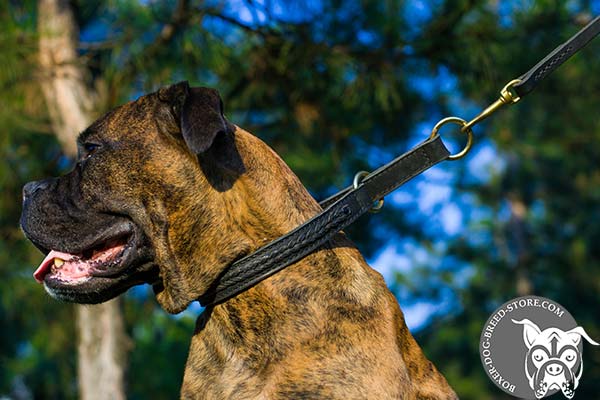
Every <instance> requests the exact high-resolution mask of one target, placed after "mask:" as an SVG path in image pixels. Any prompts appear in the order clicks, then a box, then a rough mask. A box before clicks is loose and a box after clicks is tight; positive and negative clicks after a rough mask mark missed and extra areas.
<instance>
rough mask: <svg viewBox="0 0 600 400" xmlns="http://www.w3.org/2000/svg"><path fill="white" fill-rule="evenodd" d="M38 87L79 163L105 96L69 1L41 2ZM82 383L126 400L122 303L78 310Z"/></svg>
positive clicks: (100, 394) (92, 394)
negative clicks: (80, 142)
mask: <svg viewBox="0 0 600 400" xmlns="http://www.w3.org/2000/svg"><path fill="white" fill-rule="evenodd" d="M38 31H39V64H40V72H41V79H40V85H41V88H42V92H43V95H44V98H45V100H46V104H47V107H48V113H49V116H50V120H51V124H52V128H53V131H54V133H55V134H56V136H57V138H58V140H59V142H60V143H61V146H62V148H63V151H64V153H65V155H67V156H69V157H75V156H76V153H77V148H76V145H75V139H76V137H77V135H78V133H79V132H81V131H82V130H83V129H85V128H86V127H87V126H88V125H89V124H90V123H91V122H92V120H93V118H94V117H95V115H97V113H98V111H100V110H98V108H99V105H100V100H101V95H99V93H98V91H97V90H94V89H93V88H92V87H91V86H90V79H89V71H88V70H87V69H86V68H85V67H84V66H83V65H81V64H80V63H79V59H78V55H77V44H78V41H79V29H78V26H77V23H76V20H75V16H74V14H73V10H72V8H71V6H70V4H69V1H68V0H39V1H38ZM76 314H77V329H78V339H79V342H78V382H79V396H80V398H81V399H83V400H103V399H112V400H120V399H125V390H124V374H125V362H126V353H127V351H126V349H127V343H128V339H127V336H126V333H125V329H124V323H123V315H122V311H121V307H120V302H119V301H118V300H112V301H110V302H107V303H104V304H101V305H97V306H76Z"/></svg>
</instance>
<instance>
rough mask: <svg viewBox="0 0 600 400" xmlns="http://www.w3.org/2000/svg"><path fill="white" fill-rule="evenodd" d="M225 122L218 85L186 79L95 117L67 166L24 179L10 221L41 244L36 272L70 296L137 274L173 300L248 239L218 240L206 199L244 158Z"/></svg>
mask: <svg viewBox="0 0 600 400" xmlns="http://www.w3.org/2000/svg"><path fill="white" fill-rule="evenodd" d="M235 130H236V127H235V126H233V125H232V124H230V123H229V122H227V120H226V119H225V117H224V116H223V109H222V103H221V99H220V97H219V95H218V93H217V92H216V91H215V90H213V89H208V88H190V87H189V86H188V84H187V82H182V83H179V84H176V85H172V86H170V87H166V88H163V89H161V90H159V91H158V92H156V93H152V94H149V95H146V96H143V97H141V98H139V99H138V100H136V101H134V102H130V103H128V104H125V105H123V106H121V107H119V108H117V109H115V110H113V111H111V112H109V113H108V114H106V115H105V116H104V117H102V118H100V119H99V120H97V121H96V122H94V123H93V124H92V125H91V126H90V127H89V128H87V129H86V130H85V131H84V132H82V133H81V134H80V136H79V139H78V148H79V155H78V159H77V164H76V165H75V167H74V169H73V170H72V171H71V172H70V173H68V174H66V175H64V176H61V177H58V178H52V179H46V180H42V181H37V182H31V183H28V184H27V185H26V186H25V187H24V189H23V213H22V216H21V227H22V229H23V231H24V232H25V234H26V236H27V237H28V238H29V239H30V240H31V241H32V242H33V243H34V244H35V245H36V246H37V247H38V248H39V249H40V250H41V251H42V252H43V253H44V254H46V255H47V256H46V258H45V259H44V261H43V262H42V264H41V265H40V267H39V268H38V269H37V271H36V272H35V274H34V276H35V278H36V279H37V280H38V281H39V282H43V284H44V286H45V288H46V290H47V291H48V292H49V293H50V294H51V295H52V296H54V297H56V298H59V299H61V300H66V301H73V302H78V303H99V302H103V301H106V300H109V299H111V298H113V297H115V296H117V295H118V294H120V293H122V292H124V291H125V290H127V289H128V288H129V287H131V286H133V285H136V284H140V283H143V282H147V283H151V284H153V285H154V289H155V292H156V294H157V299H158V300H159V302H160V303H161V305H162V306H163V307H164V308H165V309H166V310H167V311H169V312H179V311H181V310H183V309H184V308H185V307H186V306H187V305H188V304H189V303H190V302H191V301H193V300H194V299H195V298H197V297H198V296H199V295H201V294H202V293H203V292H204V291H206V289H207V287H208V285H210V284H211V283H213V282H214V281H215V279H216V278H217V276H218V274H219V273H220V272H221V271H222V270H223V268H224V267H223V266H224V265H225V264H227V263H230V262H231V260H232V259H233V258H235V257H238V256H239V254H240V253H243V251H244V249H246V248H247V247H248V244H247V243H244V241H243V240H241V239H238V240H237V242H235V243H230V242H227V241H226V239H225V236H227V235H226V232H223V231H219V229H223V228H222V227H223V225H224V224H223V223H221V222H223V221H224V220H225V219H226V218H227V214H226V213H227V212H228V211H229V209H228V208H227V204H223V202H225V201H227V200H226V199H225V198H224V196H221V200H220V201H221V203H217V202H216V200H215V198H216V196H215V193H217V192H223V191H227V190H228V189H229V188H230V187H231V186H232V185H234V184H235V182H236V180H237V177H239V175H240V174H241V173H243V169H244V168H245V166H244V165H243V163H242V162H241V161H240V159H239V155H238V154H236V153H235V151H236V150H235V147H234V146H233V145H232V143H233V141H234V131H235ZM215 203H216V204H215ZM207 237H210V238H211V239H210V240H204V241H203V239H204V238H207ZM198 263H201V264H203V265H202V266H201V268H199V267H198V265H197V264H198Z"/></svg>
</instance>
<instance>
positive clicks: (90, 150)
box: [83, 143, 100, 158]
mask: <svg viewBox="0 0 600 400" xmlns="http://www.w3.org/2000/svg"><path fill="white" fill-rule="evenodd" d="M99 147H100V145H99V144H97V143H84V144H83V150H85V154H84V158H88V157H89V156H91V155H92V154H94V152H95V151H96V150H98V148H99Z"/></svg>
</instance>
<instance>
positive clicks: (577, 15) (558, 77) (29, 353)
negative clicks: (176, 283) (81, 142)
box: [0, 0, 600, 399]
mask: <svg viewBox="0 0 600 400" xmlns="http://www.w3.org/2000/svg"><path fill="white" fill-rule="evenodd" d="M75 3H76V4H77V6H78V7H77V19H78V21H79V23H80V25H81V28H82V42H81V49H80V51H81V56H82V57H81V60H82V62H84V63H85V65H86V66H87V67H88V68H89V69H90V71H91V72H92V75H93V77H94V79H95V83H96V84H97V87H102V88H105V90H106V92H107V94H108V95H107V100H106V104H105V105H104V108H106V109H108V108H110V107H113V106H115V105H117V104H120V103H122V102H124V101H127V100H130V99H132V98H135V97H137V96H138V95H140V94H142V93H144V92H147V91H150V90H154V89H156V88H157V87H159V86H161V85H164V84H168V83H171V82H174V81H178V80H183V79H187V80H189V81H190V82H191V83H192V84H195V85H209V86H214V87H217V88H219V90H220V92H221V94H222V97H223V98H224V103H225V107H226V113H227V115H228V116H229V118H230V119H231V120H232V121H233V122H235V123H236V124H238V125H240V126H243V127H244V128H247V129H248V130H250V131H252V132H254V133H256V134H257V135H259V136H260V137H262V138H263V139H265V140H266V141H267V142H268V143H269V144H270V145H272V146H273V147H274V148H275V149H276V151H277V152H279V153H280V154H281V155H282V156H283V157H284V159H285V160H286V161H287V162H288V163H289V164H290V166H291V167H292V169H293V170H294V171H296V172H297V173H298V174H299V176H300V178H301V179H302V181H303V182H304V183H305V184H306V185H307V186H308V187H309V189H310V190H311V191H312V193H314V194H315V196H317V197H324V196H325V195H326V194H329V193H331V192H333V191H334V190H335V189H336V188H340V187H342V186H343V185H346V184H348V183H349V181H350V178H351V176H352V175H353V173H354V171H356V170H359V169H373V168H375V167H377V166H379V164H380V163H383V162H384V161H385V160H389V159H390V158H391V157H393V156H394V155H396V154H399V153H400V152H401V151H402V150H403V149H406V147H407V146H408V143H409V142H410V143H412V142H413V141H414V132H415V129H417V127H418V124H419V123H423V122H426V121H429V120H430V119H433V120H435V119H436V118H438V117H442V116H446V115H449V113H450V111H455V112H456V111H458V112H461V115H460V116H462V117H468V116H469V115H464V114H463V113H462V109H463V108H464V109H467V110H468V109H469V107H467V106H468V105H469V104H476V105H477V107H476V108H477V109H479V108H481V107H483V106H485V105H487V104H488V103H489V102H490V101H492V100H493V99H494V98H495V97H497V91H498V90H499V89H500V88H501V87H502V86H503V84H504V83H505V82H507V81H508V80H510V79H512V78H514V77H517V76H519V75H520V74H521V73H523V72H524V71H526V70H527V69H529V68H530V67H531V66H532V65H533V64H535V63H536V62H537V61H538V60H539V59H540V58H541V57H543V56H544V55H545V54H546V53H547V52H549V51H550V50H551V49H552V48H553V47H554V46H556V45H557V44H559V43H560V42H562V41H563V40H564V39H566V38H567V37H568V36H570V35H571V34H572V33H574V32H575V31H576V30H577V29H578V28H579V27H580V26H579V25H578V21H580V20H582V19H584V18H585V16H586V13H589V12H590V10H589V7H590V5H589V4H588V3H589V2H577V1H575V2H574V1H566V0H562V1H544V2H489V1H475V0H473V1H467V0H446V1H442V0H435V1H434V0H432V1H431V2H429V3H427V4H429V5H430V7H431V11H432V14H431V16H426V17H419V18H417V17H416V16H415V15H413V14H411V13H409V12H408V11H407V10H409V9H410V7H411V5H410V2H402V1H389V2H381V1H376V0H373V1H362V2H350V1H347V2H342V1H337V0H323V1H321V2H315V3H314V4H313V3H311V4H308V2H302V1H292V2H285V3H286V7H288V9H289V10H293V11H294V13H291V12H290V13H288V14H286V15H280V14H277V13H275V12H270V11H269V10H268V9H266V10H265V9H264V7H263V6H262V5H261V4H262V2H244V4H245V5H239V4H240V2H235V3H236V4H238V7H244V8H246V7H247V8H248V10H249V12H248V13H247V14H249V15H251V16H252V15H254V20H247V19H245V20H242V19H240V18H238V15H236V12H238V11H239V9H232V4H233V3H234V2H226V1H223V2H206V3H202V4H197V3H199V2H193V1H192V2H189V8H188V9H187V10H185V12H183V13H182V12H180V11H179V10H180V9H179V7H180V5H181V4H185V3H186V2H175V1H164V2H140V1H134V0H130V1H112V0H107V1H99V0H98V1H92V2H87V1H86V2H83V1H80V2H75ZM505 7H508V9H507V8H505ZM271 11H272V10H271ZM35 18H36V12H35V2H33V1H26V2H5V3H3V5H2V6H1V7H0V32H1V33H0V99H1V100H0V102H1V103H0V326H1V327H2V330H0V395H2V394H12V395H13V397H23V396H20V395H19V393H21V392H22V391H23V390H25V391H29V392H30V393H31V394H32V395H33V396H34V397H36V398H57V399H58V398H60V399H63V398H75V397H76V381H75V379H76V378H75V376H76V366H75V353H76V349H75V343H76V338H75V333H74V326H73V325H74V324H73V315H72V314H73V313H72V308H71V307H70V306H68V305H65V304H59V303H57V302H55V301H53V300H51V299H49V298H48V297H47V296H46V295H45V294H44V293H43V291H42V290H41V289H40V287H39V286H38V285H37V284H35V282H34V281H33V279H31V277H30V274H31V272H32V266H34V265H36V264H37V263H38V262H39V260H40V258H41V255H40V254H39V253H38V252H37V250H35V249H34V248H33V247H32V246H31V245H30V244H28V243H27V242H26V241H25V240H24V238H23V237H22V235H21V233H20V232H19V228H18V216H19V213H20V201H21V200H20V198H21V195H20V190H21V187H22V185H23V184H24V183H25V182H27V181H29V180H32V179H38V178H40V177H42V176H50V175H57V174H59V173H61V172H63V171H64V170H65V169H67V168H68V164H69V163H68V160H65V159H64V158H63V157H62V156H61V154H60V149H59V146H58V145H57V143H56V142H55V140H54V139H53V137H52V136H51V135H49V134H48V133H51V129H50V127H49V126H48V120H47V117H46V110H45V106H44V104H43V102H42V96H40V94H39V87H38V85H37V80H38V79H43V77H39V76H36V54H35V48H36V40H37V38H36V32H35ZM599 40H600V39H599ZM599 49H600V44H599V43H592V44H590V45H589V47H588V48H587V49H586V50H585V51H583V52H582V53H581V54H580V55H578V56H576V57H575V58H574V59H572V60H570V61H569V62H568V63H567V64H565V65H564V66H562V67H561V68H560V69H559V70H558V71H557V72H556V73H555V74H553V75H552V76H551V77H549V78H548V79H547V80H546V81H544V83H543V84H542V85H541V86H540V87H539V89H537V90H536V92H534V93H533V94H532V95H530V96H529V97H528V98H526V99H524V100H523V101H522V102H521V103H519V104H518V105H516V106H513V107H511V108H510V109H507V110H505V111H503V112H502V113H501V114H498V115H497V116H495V117H494V119H493V120H491V121H490V122H488V123H486V124H485V125H483V127H480V128H477V131H476V134H477V136H479V137H481V136H483V135H484V134H485V136H486V137H488V138H490V139H491V140H492V143H493V146H494V149H495V153H494V154H495V157H497V160H498V161H497V163H496V164H497V165H495V166H496V167H497V168H493V170H492V173H491V174H490V176H489V178H488V179H485V180H483V181H482V180H480V179H479V180H478V179H474V178H473V176H471V174H470V172H469V168H467V167H466V166H467V164H468V163H469V162H470V159H466V160H463V161H459V162H458V163H455V164H449V163H445V164H444V165H442V166H441V167H438V168H440V170H442V169H443V170H444V171H446V172H447V173H448V174H449V175H450V176H452V178H451V179H452V184H453V192H452V193H453V196H452V197H451V199H449V201H453V202H456V204H460V205H461V213H462V214H463V216H464V219H463V227H462V229H461V230H460V232H459V233H458V234H456V235H447V234H446V233H445V232H444V231H443V230H441V229H439V228H437V230H436V229H433V228H432V225H434V224H435V221H436V220H439V216H438V215H436V214H435V211H434V213H433V214H432V215H425V214H423V213H420V212H419V211H416V210H409V212H407V210H406V209H404V208H402V207H401V206H399V205H397V204H393V202H391V201H388V203H389V204H388V205H387V206H386V208H385V210H384V211H383V212H382V213H381V214H379V215H376V216H371V217H366V218H363V219H361V220H360V221H358V222H357V223H356V224H355V226H354V227H352V228H351V229H350V230H349V232H350V235H351V237H352V238H353V239H354V240H355V241H356V242H358V243H359V245H360V247H361V250H363V252H364V253H365V254H367V255H373V254H375V253H376V251H377V250H378V249H381V248H382V246H384V245H385V244H389V241H388V240H387V239H386V238H392V241H397V242H400V241H401V240H404V238H406V237H409V238H412V241H413V243H414V244H415V245H416V246H418V247H419V248H421V249H425V250H426V251H427V253H428V254H430V255H431V257H432V259H430V260H426V261H423V260H421V261H420V262H417V261H418V260H415V263H414V266H413V267H412V268H411V270H409V271H408V272H405V273H404V274H402V275H399V276H398V282H396V283H390V284H392V286H393V287H394V288H395V290H396V292H397V294H398V297H399V299H400V300H401V303H402V304H405V303H407V304H410V303H412V302H415V301H419V300H427V301H434V302H435V301H439V299H440V298H443V297H444V296H445V293H454V295H453V296H454V297H452V300H449V302H450V305H451V307H450V308H448V307H447V308H445V309H444V311H443V312H441V313H440V314H441V315H438V316H435V317H434V318H433V320H432V321H430V322H429V323H428V324H427V325H426V326H425V327H424V329H422V330H421V331H420V332H419V333H418V340H419V342H420V343H421V344H422V345H423V347H424V349H425V352H426V353H427V354H428V356H429V357H430V358H431V359H432V360H433V361H434V362H435V364H436V365H437V366H438V368H439V369H440V370H441V371H443V372H444V373H445V374H446V376H447V378H448V380H449V381H450V383H451V384H452V385H453V386H454V387H455V388H456V390H457V392H458V393H459V394H460V395H461V398H464V399H497V398H503V397H502V396H501V393H500V392H499V391H498V390H496V389H495V387H494V386H493V385H492V384H491V383H490V382H489V380H488V379H487V377H486V376H485V374H484V372H483V369H482V368H481V366H480V362H479V356H478V354H477V345H478V340H479V334H480V331H481V327H482V326H483V323H484V321H485V319H486V318H487V317H488V316H489V314H490V313H491V312H492V311H493V309H494V308H495V307H496V306H498V305H499V304H501V303H503V302H504V301H506V300H507V299H509V298H511V297H514V296H516V295H518V294H519V293H520V289H518V285H517V283H518V282H521V283H523V282H525V283H526V284H528V285H529V287H530V288H531V290H532V291H533V293H535V294H537V295H541V296H546V297H550V298H552V299H554V300H556V301H558V302H559V303H561V304H563V305H564V306H565V307H566V308H567V309H569V310H570V311H571V312H572V313H573V314H574V317H575V318H576V320H577V321H578V322H579V323H580V324H581V325H582V326H584V327H585V329H586V330H587V331H588V333H589V334H590V336H591V337H593V338H595V339H597V338H600V324H599V320H598V315H599V314H598V311H597V310H598V308H599V306H600V304H599V299H598V296H597V294H598V293H599V292H600V250H599V248H598V246H597V245H596V244H597V243H598V242H599V241H600V226H599V225H598V223H597V222H598V220H599V217H600V208H599V204H600V189H599V188H600V167H599V164H598V160H600V148H599V147H598V146H596V145H595V143H596V141H597V140H598V139H599V138H600V117H599V115H600V114H598V113H597V112H596V111H597V110H598V109H600V104H599V103H600V97H598V95H597V93H598V92H599V90H600V74H598V73H596V71H599V70H600V56H599V54H600V52H599V51H598V50H599ZM441 70H442V71H447V74H449V75H451V76H452V77H455V78H456V79H457V81H458V87H457V88H456V90H451V91H450V92H448V91H443V90H437V89H436V88H434V89H432V90H429V92H428V93H424V92H423V91H422V90H419V89H418V88H417V87H416V86H415V80H416V79H423V78H426V79H430V80H433V79H434V78H436V77H437V76H438V75H439V74H440V71H441ZM457 104H458V106H457ZM466 105H467V106H466ZM469 112H470V111H469ZM465 113H466V112H465ZM476 145H477V144H476ZM373 154H376V155H378V156H377V157H372V155H373ZM410 187H411V188H414V186H410ZM464 199H467V200H464ZM511 207H512V208H513V209H514V207H521V208H522V209H523V210H524V214H523V217H522V218H517V219H515V218H511V217H510V215H511V214H510V210H511ZM415 215H416V217H415ZM521 231H522V232H523V234H522V235H521V234H519V232H521ZM433 259H435V262H432V260H433ZM459 276H462V277H463V278H461V279H458V277H459ZM517 278H519V279H520V280H519V279H517ZM151 298H152V296H151V295H147V294H145V291H144V290H136V291H135V292H134V293H133V294H129V295H128V299H127V302H126V304H125V316H126V320H127V326H128V331H129V333H130V335H131V337H132V339H133V341H132V350H133V351H132V353H131V357H130V360H129V376H128V382H129V386H128V391H129V397H130V398H134V399H136V398H140V399H141V398H153V399H154V398H156V399H160V398H173V397H175V394H176V393H177V391H178V387H179V385H180V383H181V378H182V370H183V365H184V362H185V358H186V353H187V347H188V344H189V338H190V336H191V332H192V331H193V327H194V322H193V318H192V317H191V316H189V315H185V316H183V317H181V318H176V319H173V318H170V317H168V316H167V315H166V314H165V313H163V312H162V311H161V310H159V309H157V307H156V304H155V302H154V301H153V300H152V299H151ZM584 358H585V360H586V363H585V369H584V375H583V378H582V381H581V387H580V388H578V389H577V393H578V396H579V397H581V398H594V397H597V396H594V394H597V391H596V389H595V388H594V387H593V386H594V385H595V382H596V381H597V380H598V379H600V352H598V351H596V350H595V349H592V350H590V349H589V348H588V347H585V351H584ZM20 382H22V384H21V383H20ZM23 387H25V388H26V389H23ZM20 391H21V392H20ZM25 397H27V396H25Z"/></svg>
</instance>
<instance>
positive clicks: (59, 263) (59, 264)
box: [54, 258, 65, 268]
mask: <svg viewBox="0 0 600 400" xmlns="http://www.w3.org/2000/svg"><path fill="white" fill-rule="evenodd" d="M64 263H65V260H63V259H60V258H55V259H54V265H55V266H56V267H58V268H60V267H62V265H63V264H64Z"/></svg>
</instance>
